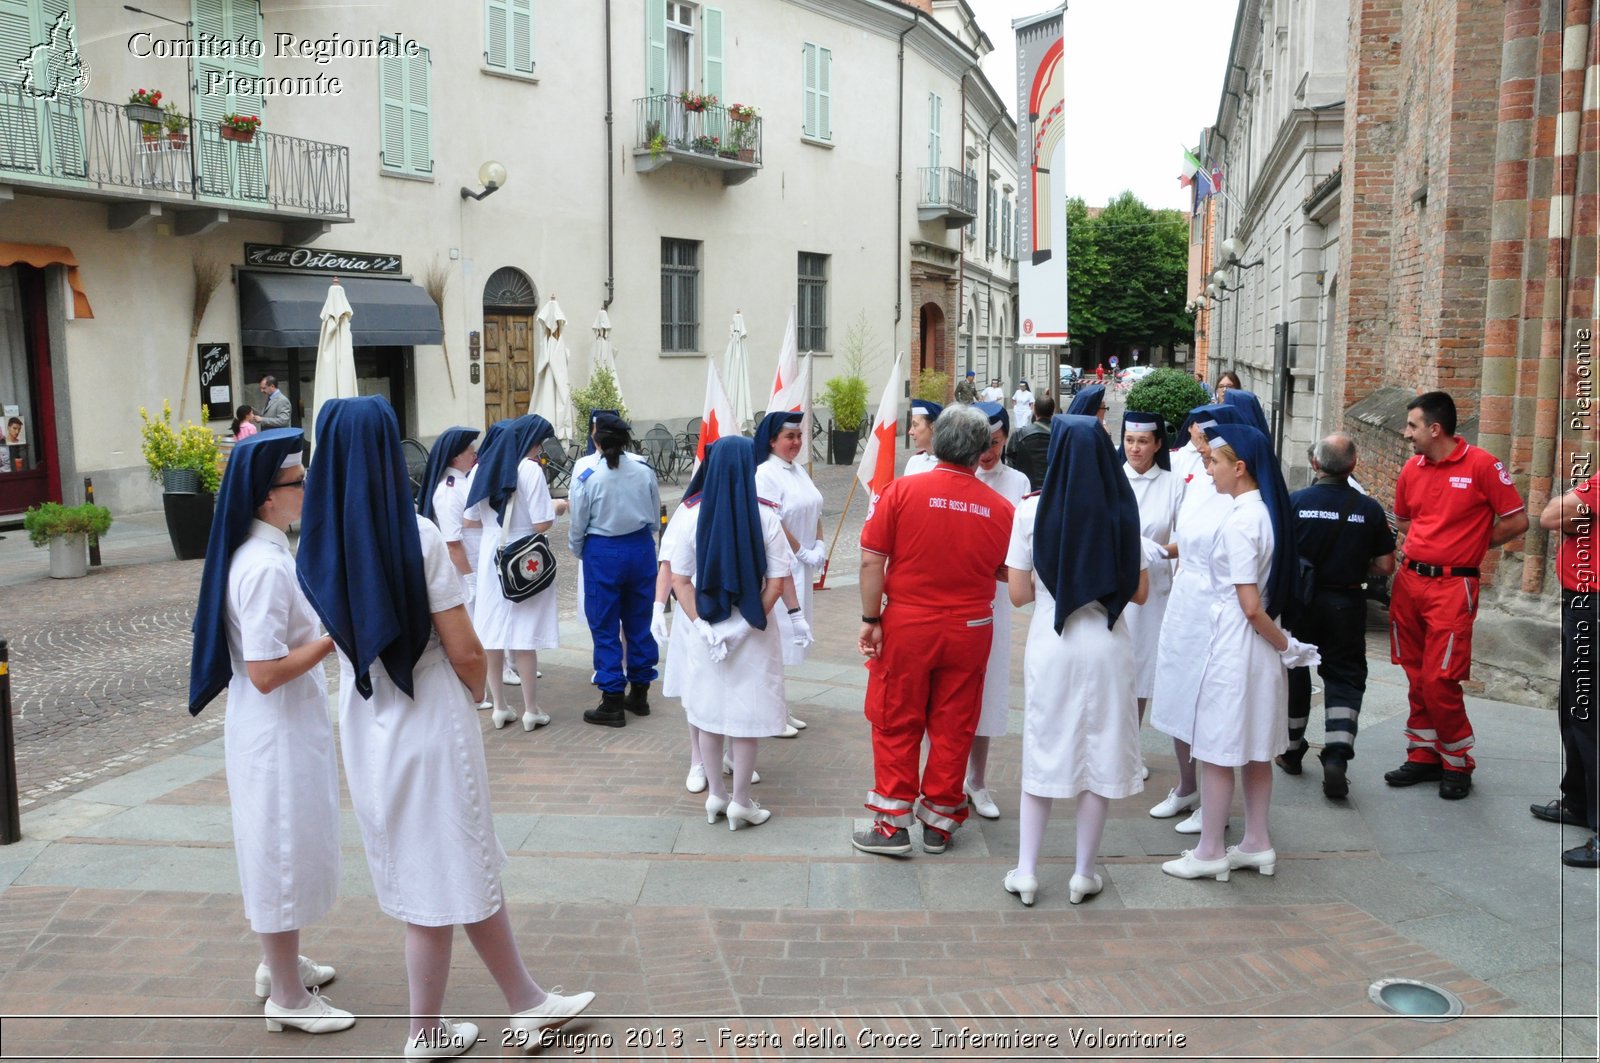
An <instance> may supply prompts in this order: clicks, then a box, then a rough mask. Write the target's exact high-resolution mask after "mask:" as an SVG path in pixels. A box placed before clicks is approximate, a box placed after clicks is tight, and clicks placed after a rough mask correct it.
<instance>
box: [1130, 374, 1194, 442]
mask: <svg viewBox="0 0 1600 1063" xmlns="http://www.w3.org/2000/svg"><path fill="white" fill-rule="evenodd" d="M1210 401H1211V400H1210V398H1209V397H1207V395H1206V389H1205V388H1203V387H1201V386H1200V382H1199V381H1198V380H1196V379H1195V378H1194V375H1193V374H1192V373H1186V372H1184V371H1183V370H1182V369H1172V368H1170V367H1164V368H1161V369H1157V370H1156V371H1155V372H1153V373H1151V374H1149V375H1148V376H1146V377H1145V378H1144V379H1143V380H1141V381H1139V382H1138V383H1137V384H1135V385H1133V387H1131V388H1129V389H1128V397H1127V399H1126V400H1125V402H1124V406H1125V407H1126V408H1127V409H1130V410H1148V411H1149V412H1151V413H1159V414H1160V415H1161V417H1162V419H1163V420H1165V421H1166V422H1167V431H1169V432H1171V431H1175V430H1176V429H1177V428H1178V426H1179V425H1181V424H1183V419H1184V418H1185V417H1187V416H1189V411H1190V410H1192V409H1194V408H1195V407H1196V406H1204V405H1205V404H1206V403H1208V402H1210ZM1187 442H1188V440H1187V439H1169V440H1167V443H1168V444H1169V445H1171V446H1179V447H1181V446H1182V445H1183V444H1185V443H1187Z"/></svg>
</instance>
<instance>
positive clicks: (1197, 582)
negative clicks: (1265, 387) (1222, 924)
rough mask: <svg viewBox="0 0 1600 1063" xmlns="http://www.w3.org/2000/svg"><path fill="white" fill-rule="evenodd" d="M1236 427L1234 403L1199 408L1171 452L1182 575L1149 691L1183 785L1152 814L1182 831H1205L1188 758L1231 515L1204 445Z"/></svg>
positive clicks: (1154, 722)
mask: <svg viewBox="0 0 1600 1063" xmlns="http://www.w3.org/2000/svg"><path fill="white" fill-rule="evenodd" d="M1238 423H1239V414H1238V412H1237V411H1235V410H1234V409H1233V408H1232V407H1231V406H1227V405H1225V404H1223V403H1214V404H1211V405H1208V406H1197V407H1195V408H1194V409H1193V410H1191V411H1190V413H1189V416H1188V418H1187V419H1185V421H1184V423H1183V427H1182V428H1181V429H1179V432H1178V438H1180V439H1181V438H1185V437H1187V438H1188V440H1189V441H1188V442H1187V443H1185V444H1184V445H1183V446H1182V447H1181V448H1179V449H1178V450H1176V451H1174V452H1173V454H1172V475H1173V476H1175V477H1177V478H1178V479H1179V480H1180V481H1182V483H1183V500H1182V501H1181V502H1180V503H1179V506H1178V533H1177V538H1176V539H1174V540H1173V541H1172V544H1171V551H1170V552H1171V553H1172V555H1173V556H1174V557H1176V559H1177V562H1178V572H1177V575H1176V576H1174V577H1173V580H1172V592H1171V593H1170V594H1169V595H1168V596H1167V611H1166V614H1165V616H1163V617H1162V620H1161V637H1160V639H1159V640H1158V642H1157V648H1156V677H1155V683H1154V684H1153V685H1152V687H1151V693H1150V726H1152V727H1154V728H1155V729H1156V730H1158V731H1160V732H1161V733H1162V734H1166V735H1171V736H1172V747H1173V750H1174V752H1175V753H1176V755H1177V760H1178V785H1177V786H1175V787H1173V788H1172V790H1171V791H1169V792H1168V794H1167V796H1166V797H1165V798H1164V799H1163V800H1162V801H1160V802H1159V803H1157V804H1156V806H1155V807H1154V808H1152V809H1151V810H1150V815H1152V816H1154V817H1155V818H1156V819H1171V818H1172V817H1174V816H1176V815H1178V813H1180V812H1190V813H1191V814H1190V815H1189V817H1188V818H1186V819H1183V820H1181V821H1180V822H1179V823H1178V824H1177V826H1176V828H1175V829H1176V830H1177V831H1178V833H1180V834H1199V833H1200V812H1199V806H1200V787H1199V782H1198V781H1197V778H1196V775H1195V768H1194V761H1193V759H1192V758H1191V757H1190V755H1189V743H1190V741H1191V740H1192V739H1193V737H1194V707H1195V703H1196V701H1197V700H1198V699H1199V696H1200V670H1199V669H1198V668H1196V667H1195V665H1196V663H1197V662H1199V661H1203V660H1205V655H1206V649H1207V647H1208V646H1209V645H1210V642H1211V603H1212V601H1213V600H1214V599H1215V598H1216V588H1217V586H1218V580H1217V577H1216V573H1214V572H1213V568H1212V560H1213V557H1212V555H1213V554H1214V553H1215V551H1216V543H1217V535H1218V533H1219V532H1220V531H1221V530H1222V522H1223V520H1224V519H1225V518H1226V517H1227V515H1228V511H1229V504H1228V501H1227V499H1225V498H1223V497H1222V496H1221V495H1218V494H1217V492H1216V489H1215V488H1214V487H1212V484H1211V476H1210V474H1209V473H1208V472H1207V471H1206V468H1205V455H1206V454H1208V453H1209V452H1210V449H1211V448H1210V447H1209V446H1208V445H1207V443H1206V440H1205V429H1206V428H1207V427H1215V426H1216V425H1218V424H1238ZM1287 733H1288V732H1287V731H1285V735H1287Z"/></svg>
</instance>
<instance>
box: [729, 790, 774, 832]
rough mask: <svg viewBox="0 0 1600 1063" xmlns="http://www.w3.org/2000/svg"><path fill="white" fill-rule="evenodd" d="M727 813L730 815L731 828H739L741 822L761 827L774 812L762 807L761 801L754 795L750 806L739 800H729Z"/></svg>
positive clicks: (749, 825)
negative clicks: (742, 803)
mask: <svg viewBox="0 0 1600 1063" xmlns="http://www.w3.org/2000/svg"><path fill="white" fill-rule="evenodd" d="M725 814H726V815H727V817H728V829H729V830H738V829H739V826H740V824H743V825H745V826H748V827H759V826H761V824H763V823H765V822H766V821H767V820H769V819H771V818H772V813H771V812H769V811H768V810H767V809H765V808H762V807H761V803H760V802H759V801H757V800H756V799H755V798H753V797H752V798H751V799H750V804H749V806H748V807H747V806H745V805H741V804H740V803H739V802H737V801H730V802H728V810H727V812H726V813H725Z"/></svg>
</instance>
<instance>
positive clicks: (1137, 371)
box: [1117, 365, 1156, 385]
mask: <svg viewBox="0 0 1600 1063" xmlns="http://www.w3.org/2000/svg"><path fill="white" fill-rule="evenodd" d="M1155 371H1156V367H1155V366H1153V365H1134V366H1129V367H1128V368H1127V369H1124V370H1122V371H1121V372H1119V373H1118V374H1117V383H1119V384H1129V385H1132V384H1137V383H1138V382H1139V381H1141V380H1143V379H1144V378H1145V377H1147V376H1149V375H1150V374H1151V373H1154V372H1155Z"/></svg>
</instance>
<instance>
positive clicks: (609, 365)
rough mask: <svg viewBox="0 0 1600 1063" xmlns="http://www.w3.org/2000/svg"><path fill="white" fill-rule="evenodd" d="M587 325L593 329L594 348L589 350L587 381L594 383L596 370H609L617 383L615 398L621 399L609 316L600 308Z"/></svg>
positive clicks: (619, 379)
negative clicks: (592, 322) (589, 324)
mask: <svg viewBox="0 0 1600 1063" xmlns="http://www.w3.org/2000/svg"><path fill="white" fill-rule="evenodd" d="M589 327H590V328H592V329H593V330H594V349H593V350H591V351H590V352H589V382H590V383H591V384H593V383H594V373H595V371H596V370H599V369H605V370H607V371H609V372H610V373H611V379H612V380H613V381H615V382H616V385H617V398H618V399H621V398H622V376H621V374H619V373H618V372H617V350H616V348H615V347H613V346H612V345H611V318H610V316H609V315H608V314H607V313H606V312H605V311H604V310H601V311H600V313H598V314H596V315H595V318H594V324H593V325H591V326H589Z"/></svg>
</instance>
